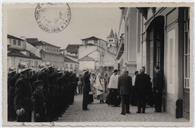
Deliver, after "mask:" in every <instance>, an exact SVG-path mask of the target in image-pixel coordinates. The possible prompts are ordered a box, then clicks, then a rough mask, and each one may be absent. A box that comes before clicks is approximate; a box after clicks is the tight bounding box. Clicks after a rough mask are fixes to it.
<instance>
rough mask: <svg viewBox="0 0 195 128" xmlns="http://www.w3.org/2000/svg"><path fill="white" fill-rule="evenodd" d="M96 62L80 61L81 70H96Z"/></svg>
mask: <svg viewBox="0 0 195 128" xmlns="http://www.w3.org/2000/svg"><path fill="white" fill-rule="evenodd" d="M95 67H96V65H95V62H94V61H80V62H79V70H80V71H82V70H85V69H89V70H95Z"/></svg>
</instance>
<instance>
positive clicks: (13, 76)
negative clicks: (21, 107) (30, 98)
mask: <svg viewBox="0 0 195 128" xmlns="http://www.w3.org/2000/svg"><path fill="white" fill-rule="evenodd" d="M17 77H18V74H17V73H16V72H11V73H9V74H8V121H14V120H15V119H16V111H15V109H14V97H15V83H16V80H17Z"/></svg>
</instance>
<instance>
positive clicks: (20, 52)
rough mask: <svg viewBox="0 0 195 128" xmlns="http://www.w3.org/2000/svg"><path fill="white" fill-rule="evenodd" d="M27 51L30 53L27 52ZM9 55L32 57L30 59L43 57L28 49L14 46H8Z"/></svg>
mask: <svg viewBox="0 0 195 128" xmlns="http://www.w3.org/2000/svg"><path fill="white" fill-rule="evenodd" d="M25 52H27V53H29V54H25ZM7 55H8V56H17V57H23V58H30V59H41V58H40V57H38V56H36V55H35V54H33V53H32V52H30V51H28V50H20V49H14V48H8V53H7Z"/></svg>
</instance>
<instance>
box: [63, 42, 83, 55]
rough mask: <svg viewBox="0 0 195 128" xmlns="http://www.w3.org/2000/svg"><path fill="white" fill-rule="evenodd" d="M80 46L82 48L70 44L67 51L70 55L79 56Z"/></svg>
mask: <svg viewBox="0 0 195 128" xmlns="http://www.w3.org/2000/svg"><path fill="white" fill-rule="evenodd" d="M79 46H80V44H69V45H68V46H67V47H66V51H67V52H69V53H74V54H78V49H79Z"/></svg>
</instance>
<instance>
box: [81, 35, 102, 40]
mask: <svg viewBox="0 0 195 128" xmlns="http://www.w3.org/2000/svg"><path fill="white" fill-rule="evenodd" d="M81 40H102V39H100V38H98V37H95V36H91V37H88V38H84V39H81Z"/></svg>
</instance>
